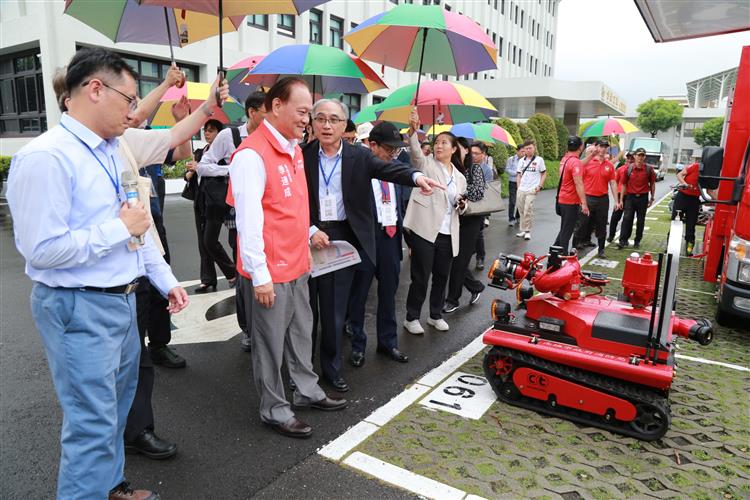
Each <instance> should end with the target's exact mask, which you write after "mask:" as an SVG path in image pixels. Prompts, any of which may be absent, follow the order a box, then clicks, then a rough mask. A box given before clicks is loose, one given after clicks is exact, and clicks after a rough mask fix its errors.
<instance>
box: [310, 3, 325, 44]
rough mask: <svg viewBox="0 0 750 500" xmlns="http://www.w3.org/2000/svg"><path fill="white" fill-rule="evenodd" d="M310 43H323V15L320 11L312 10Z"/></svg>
mask: <svg viewBox="0 0 750 500" xmlns="http://www.w3.org/2000/svg"><path fill="white" fill-rule="evenodd" d="M310 43H317V44H318V45H320V44H322V43H323V13H322V12H321V11H319V10H318V9H311V10H310Z"/></svg>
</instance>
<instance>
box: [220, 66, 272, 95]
mask: <svg viewBox="0 0 750 500" xmlns="http://www.w3.org/2000/svg"><path fill="white" fill-rule="evenodd" d="M263 57H264V56H250V57H246V58H244V59H242V60H241V61H238V62H236V63H235V64H233V65H231V66H230V67H229V69H228V70H227V81H228V82H229V95H231V96H232V97H235V98H237V99H239V100H244V99H245V98H247V96H248V95H250V92H252V91H253V88H254V86H252V85H246V84H244V83H242V79H243V78H244V77H245V75H246V74H247V72H248V71H249V70H251V69H253V68H254V67H255V66H256V65H257V64H258V63H259V62H261V61H262V60H263Z"/></svg>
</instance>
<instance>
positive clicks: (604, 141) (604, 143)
mask: <svg viewBox="0 0 750 500" xmlns="http://www.w3.org/2000/svg"><path fill="white" fill-rule="evenodd" d="M596 145H597V146H607V147H609V141H608V140H607V139H597V141H596Z"/></svg>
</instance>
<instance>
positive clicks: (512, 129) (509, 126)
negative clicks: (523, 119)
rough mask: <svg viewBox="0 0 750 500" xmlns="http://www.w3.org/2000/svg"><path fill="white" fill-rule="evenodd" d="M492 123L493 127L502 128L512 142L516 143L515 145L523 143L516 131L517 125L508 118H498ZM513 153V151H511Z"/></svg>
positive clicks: (518, 132) (519, 133)
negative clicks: (511, 138) (498, 126)
mask: <svg viewBox="0 0 750 500" xmlns="http://www.w3.org/2000/svg"><path fill="white" fill-rule="evenodd" d="M493 123H495V125H500V126H501V127H503V128H504V129H505V130H506V131H507V132H508V133H509V134H510V135H511V137H513V140H514V141H516V144H521V143H522V142H523V137H521V132H520V131H519V130H518V125H517V124H516V122H514V121H513V120H511V119H509V118H498V119H497V120H495V121H494V122H493ZM513 152H514V153H515V152H516V151H515V149H514V150H513Z"/></svg>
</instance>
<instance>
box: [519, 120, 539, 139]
mask: <svg viewBox="0 0 750 500" xmlns="http://www.w3.org/2000/svg"><path fill="white" fill-rule="evenodd" d="M516 126H517V127H518V132H519V133H520V134H521V139H522V141H521V142H524V141H534V142H537V143H538V142H539V141H538V140H537V137H536V134H534V131H533V130H531V129H530V128H529V127H528V126H527V125H526V124H525V123H516Z"/></svg>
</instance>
